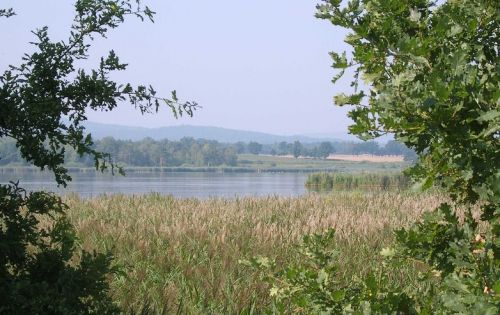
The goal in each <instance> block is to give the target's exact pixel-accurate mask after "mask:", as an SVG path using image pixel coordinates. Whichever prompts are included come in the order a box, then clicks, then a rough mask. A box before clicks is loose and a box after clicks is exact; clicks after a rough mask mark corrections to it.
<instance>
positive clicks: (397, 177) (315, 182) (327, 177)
mask: <svg viewBox="0 0 500 315" xmlns="http://www.w3.org/2000/svg"><path fill="white" fill-rule="evenodd" d="M305 185H306V187H307V188H308V189H311V190H319V191H321V190H332V189H335V190H337V189H340V190H343V189H347V190H351V189H382V190H389V189H393V190H394V189H395V190H403V189H406V188H408V187H409V185H410V180H409V178H408V177H407V176H406V175H404V174H402V173H314V174H310V175H309V176H308V178H307V181H306V184H305Z"/></svg>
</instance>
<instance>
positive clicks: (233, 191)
mask: <svg viewBox="0 0 500 315" xmlns="http://www.w3.org/2000/svg"><path fill="white" fill-rule="evenodd" d="M71 176H72V177H73V181H72V182H71V183H69V184H68V187H67V188H66V189H63V188H58V187H57V185H56V184H55V182H54V177H53V176H51V175H50V174H47V173H36V172H26V173H24V172H23V173H4V174H0V183H7V182H8V181H10V180H18V179H19V186H20V187H23V188H24V189H26V190H41V189H43V190H49V191H54V192H57V193H60V194H67V193H73V192H76V193H78V194H80V195H81V196H82V197H85V198H88V197H95V196H99V195H100V194H112V193H123V194H129V195H132V194H135V195H139V194H148V193H151V192H156V193H160V194H172V195H174V196H176V197H198V198H208V197H236V196H265V195H280V196H299V195H302V194H305V193H306V192H307V191H306V189H305V187H304V183H305V181H306V178H307V174H306V173H208V172H204V173H201V172H200V173H195V172H192V173H191V172H182V173H180V172H179V173H175V172H174V173H162V172H150V173H133V172H129V173H127V176H120V175H117V176H111V175H110V174H100V173H94V172H89V173H72V174H71Z"/></svg>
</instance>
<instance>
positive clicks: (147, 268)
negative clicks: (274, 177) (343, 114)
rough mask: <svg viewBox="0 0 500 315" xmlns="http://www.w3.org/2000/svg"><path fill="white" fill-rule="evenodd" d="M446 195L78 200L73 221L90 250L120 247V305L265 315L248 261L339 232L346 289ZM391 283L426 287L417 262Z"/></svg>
mask: <svg viewBox="0 0 500 315" xmlns="http://www.w3.org/2000/svg"><path fill="white" fill-rule="evenodd" d="M443 199H444V198H443V196H440V195H437V194H430V193H428V194H419V195H416V194H412V193H409V192H405V193H397V192H370V193H367V192H354V191H353V192H339V193H335V194H330V195H326V196H325V195H318V194H311V195H307V196H304V197H298V198H283V197H267V198H241V199H209V200H199V199H176V198H173V197H171V196H160V195H155V194H153V195H147V196H140V197H139V196H135V197H133V196H132V197H131V196H123V195H112V196H101V197H99V198H95V199H89V200H84V199H80V198H78V197H77V196H69V197H67V199H66V200H65V202H66V203H67V204H68V206H69V210H68V216H69V219H70V221H71V223H73V224H74V225H75V227H76V230H77V233H78V236H79V237H80V239H81V245H82V247H83V248H84V249H88V250H94V249H96V250H99V251H108V250H110V251H112V252H113V253H114V255H115V263H116V264H118V265H120V266H122V268H123V269H122V270H123V271H124V273H123V274H121V273H120V274H116V275H115V276H113V277H112V279H110V280H111V292H112V296H113V299H114V300H115V301H116V302H118V303H119V304H120V306H122V307H124V308H125V309H127V308H134V309H137V308H140V307H141V306H142V305H144V303H145V302H146V301H149V302H151V304H152V306H155V307H156V308H157V309H161V308H163V307H166V308H167V310H168V311H169V312H172V311H173V312H175V311H177V310H178V309H179V308H180V309H181V310H182V312H183V313H187V314H210V313H219V314H220V313H223V314H235V313H240V312H250V310H253V311H254V312H255V313H259V312H261V311H263V310H264V309H266V308H268V307H269V306H270V303H271V301H272V300H271V298H270V296H269V291H268V290H269V288H268V287H267V286H266V284H265V283H264V282H263V281H262V279H261V278H260V276H259V272H257V271H255V270H253V269H252V268H249V267H247V266H245V265H243V264H240V263H239V261H240V260H245V259H250V258H251V257H253V256H256V255H262V256H268V257H270V258H276V261H277V264H278V265H281V264H285V263H286V264H288V263H292V262H294V261H295V262H297V261H299V260H300V257H299V256H298V255H297V251H296V245H297V244H298V243H299V242H300V240H301V238H302V237H303V236H304V235H306V234H308V233H315V232H321V231H325V230H327V229H328V228H335V229H336V230H337V234H336V241H337V242H338V244H337V249H338V250H339V251H340V256H339V263H340V265H341V267H342V268H341V277H340V279H341V281H342V283H341V284H348V283H349V282H350V281H351V280H352V278H353V277H363V275H366V274H367V273H368V272H369V271H372V270H373V268H374V267H376V266H377V264H378V263H379V262H380V257H379V255H378V253H379V252H380V250H381V249H382V248H383V247H385V246H387V245H388V244H390V243H391V242H392V241H393V232H392V230H393V229H394V228H400V227H407V226H410V225H411V224H412V223H413V222H415V221H417V220H418V218H419V217H420V215H421V214H422V212H423V211H425V210H426V209H432V208H433V207H435V206H437V205H438V204H439V203H440V202H442V201H443ZM391 279H392V280H391V281H394V282H395V283H402V282H404V283H408V284H412V285H415V286H422V285H424V284H422V283H419V281H418V280H417V279H416V273H415V270H414V269H413V267H412V266H405V267H401V268H400V269H398V270H393V272H392V273H391Z"/></svg>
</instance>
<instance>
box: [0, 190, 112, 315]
mask: <svg viewBox="0 0 500 315" xmlns="http://www.w3.org/2000/svg"><path fill="white" fill-rule="evenodd" d="M0 209H1V211H0V222H1V223H2V224H1V225H0V248H1V252H0V253H1V255H0V284H1V285H0V313H1V314H117V313H118V308H117V307H116V306H115V305H114V304H113V303H112V301H111V299H110V297H109V295H108V293H109V285H108V279H107V277H108V275H109V274H110V273H113V272H115V271H117V270H115V269H114V268H113V267H111V256H110V255H109V254H101V253H95V252H94V253H89V252H86V251H81V252H77V251H76V247H77V242H76V241H77V239H76V234H75V231H74V229H73V227H72V225H71V224H70V223H69V221H68V219H67V217H66V215H65V210H66V206H65V205H64V204H63V203H62V202H61V199H60V198H59V197H57V196H55V195H52V194H48V193H45V192H33V193H29V194H27V193H26V192H25V191H24V190H23V189H21V188H19V187H18V185H17V184H12V185H1V186H0Z"/></svg>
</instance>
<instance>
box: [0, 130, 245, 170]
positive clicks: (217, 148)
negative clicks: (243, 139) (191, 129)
mask: <svg viewBox="0 0 500 315" xmlns="http://www.w3.org/2000/svg"><path fill="white" fill-rule="evenodd" d="M94 148H95V149H96V150H97V151H100V152H109V153H110V154H111V157H112V158H113V160H114V161H115V162H117V163H120V164H124V165H127V166H160V167H162V166H181V165H189V166H220V165H227V166H235V165H236V163H237V159H238V157H237V154H236V150H235V149H234V148H233V147H231V146H228V145H223V144H221V143H219V142H217V141H210V140H195V139H193V138H183V139H181V140H180V141H169V140H161V141H155V140H153V139H151V138H146V139H143V140H141V141H130V140H116V139H114V138H111V137H106V138H103V139H101V140H96V141H95V144H94ZM65 161H66V164H67V165H70V166H85V167H86V166H88V167H92V166H94V160H93V159H92V158H91V157H89V156H83V157H80V156H79V155H78V153H77V152H76V151H75V150H73V149H72V148H69V147H68V148H66V157H65ZM7 164H11V165H12V164H17V165H24V164H25V162H24V160H23V159H22V158H21V156H20V154H19V152H18V150H17V148H16V146H15V142H14V141H13V140H11V139H2V140H1V141H0V165H7Z"/></svg>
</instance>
